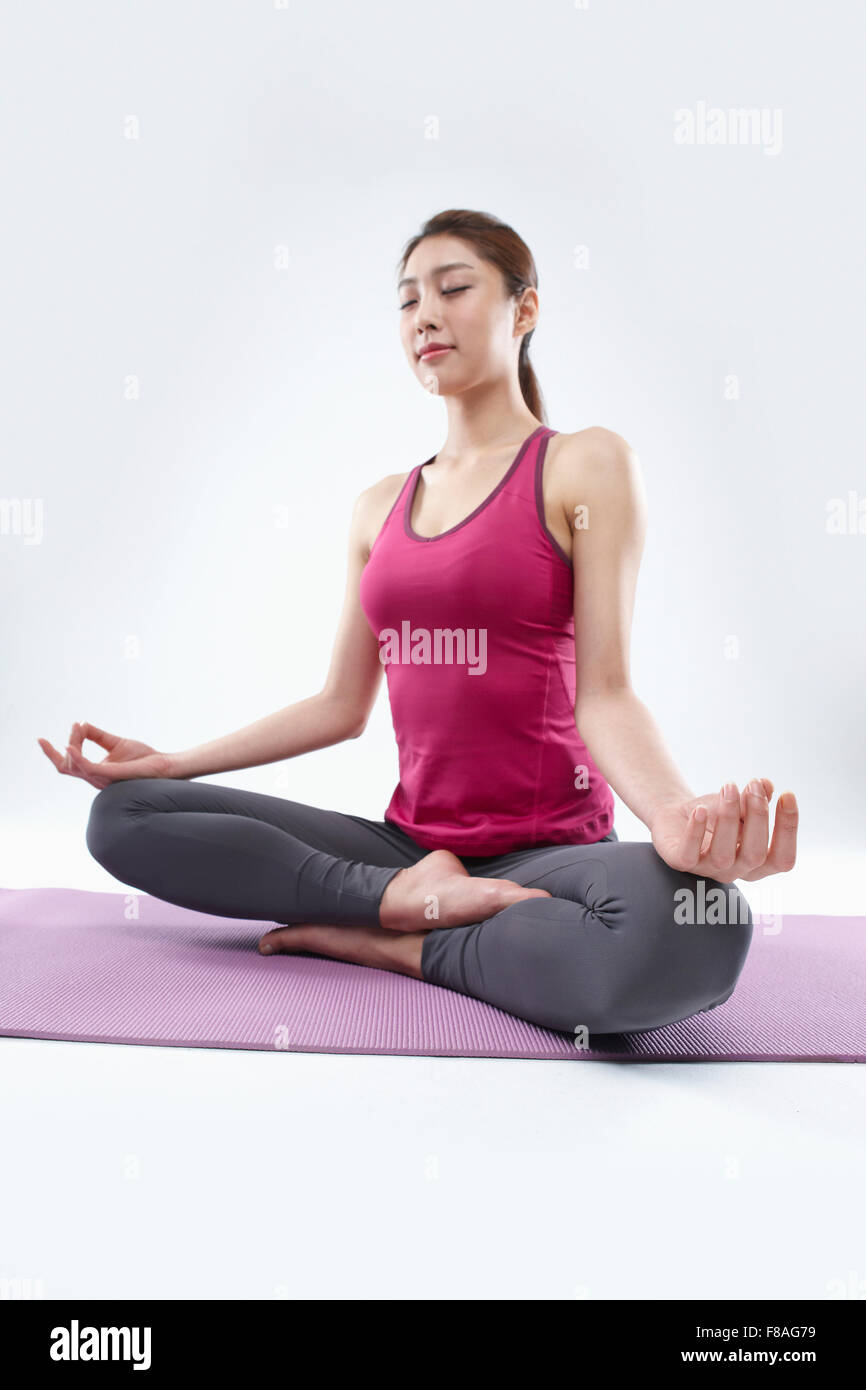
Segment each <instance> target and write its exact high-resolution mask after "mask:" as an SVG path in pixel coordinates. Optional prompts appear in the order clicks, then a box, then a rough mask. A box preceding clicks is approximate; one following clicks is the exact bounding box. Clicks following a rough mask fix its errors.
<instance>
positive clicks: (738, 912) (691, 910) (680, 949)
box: [639, 859, 753, 1028]
mask: <svg viewBox="0 0 866 1390" xmlns="http://www.w3.org/2000/svg"><path fill="white" fill-rule="evenodd" d="M659 865H660V866H661V867H660V870H659V872H658V873H657V876H656V888H655V891H654V893H653V894H652V896H651V902H650V904H649V905H648V915H649V920H648V921H647V922H646V923H645V924H644V927H645V930H646V931H647V936H646V940H647V942H648V944H649V949H650V951H651V952H652V957H653V958H652V959H651V960H648V961H646V962H645V964H646V967H647V969H646V979H647V981H648V982H649V983H650V989H649V991H648V992H647V993H646V994H645V995H644V996H642V997H641V998H640V1000H639V1008H642V1009H643V1010H644V1015H645V1017H644V1022H643V1024H642V1027H643V1028H659V1027H663V1026H665V1025H666V1024H668V1023H676V1022H679V1021H680V1020H681V1019H685V1018H690V1017H692V1016H693V1015H695V1014H698V1013H704V1012H705V1011H706V1010H707V1009H712V1008H715V1007H716V1005H718V1004H722V1003H724V1001H725V1000H726V999H728V998H729V997H730V996H731V994H733V991H734V988H735V986H736V984H737V981H738V979H739V977H740V974H741V972H742V969H743V966H744V965H745V962H746V957H747V955H748V953H749V947H750V945H751V941H752V930H753V924H752V910H751V907H750V906H749V903H748V901H747V899H746V897H745V896H744V894H743V893H742V892H741V890H740V889H739V888H738V887H737V885H736V884H735V883H722V882H720V881H717V880H716V879H710V878H703V877H701V876H699V875H695V874H691V873H684V872H679V871H677V870H675V869H672V868H670V866H669V865H667V864H665V863H664V861H663V860H661V859H659Z"/></svg>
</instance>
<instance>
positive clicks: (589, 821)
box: [360, 425, 614, 856]
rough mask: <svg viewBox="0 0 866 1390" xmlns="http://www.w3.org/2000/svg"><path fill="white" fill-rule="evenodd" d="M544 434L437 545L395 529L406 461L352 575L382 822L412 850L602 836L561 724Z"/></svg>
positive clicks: (573, 740)
mask: <svg viewBox="0 0 866 1390" xmlns="http://www.w3.org/2000/svg"><path fill="white" fill-rule="evenodd" d="M556 433H557V431H556V430H552V429H548V428H547V427H546V426H545V425H539V427H538V428H537V429H536V430H534V431H533V433H532V434H531V435H530V436H529V437H528V439H525V440H524V442H523V444H522V445H521V447H520V449H519V451H518V453H517V456H516V457H515V459H514V461H513V463H512V464H511V466H510V468H509V469H508V472H507V473H506V474H505V477H504V478H503V479H502V480H501V482H500V483H499V484H498V485H497V486H496V487H495V488H494V489H493V491H492V492H491V493H490V494H489V496H488V497H487V498H486V499H485V501H483V502H482V503H481V504H480V505H479V506H477V507H476V508H475V510H474V511H473V512H470V514H469V516H467V517H466V518H464V520H463V521H460V522H458V524H457V525H456V526H452V527H450V528H449V530H447V531H443V532H442V534H441V535H439V536H430V537H425V536H419V535H418V534H417V533H416V532H415V531H413V529H412V526H411V523H410V520H409V517H410V515H411V511H412V502H413V499H414V496H415V492H416V489H417V487H418V479H419V475H420V472H421V469H422V468H423V467H424V464H418V465H417V467H415V468H413V469H412V472H411V473H410V474H409V476H408V478H407V479H406V482H405V483H404V485H403V487H402V488H401V490H400V493H399V495H398V497H397V499H396V501H395V502H394V504H393V506H392V507H391V510H390V512H389V513H388V516H387V517H386V519H385V522H384V524H383V526H382V528H381V530H380V531H379V534H378V535H377V537H376V539H375V541H374V543H373V547H372V550H371V552H370V557H369V560H368V562H367V564H366V565H365V567H364V570H363V573H362V575H361V587H360V601H361V606H362V608H363V610H364V613H365V615H366V617H367V621H368V622H369V624H370V626H371V628H372V629H373V632H374V633H375V634H376V637H377V639H378V642H379V659H380V661H382V663H383V665H384V666H385V673H386V678H387V682H388V695H389V699H390V703H391V718H392V721H393V725H394V732H395V734H396V738H397V749H398V754H399V767H400V780H399V783H398V784H397V786H396V788H395V789H394V794H393V796H392V797H391V800H390V802H389V803H388V807H387V809H386V811H385V820H386V821H390V822H391V823H392V824H394V825H397V826H399V827H400V828H401V829H402V830H404V831H405V832H406V833H407V834H408V835H410V836H411V837H412V839H413V840H416V841H417V843H418V844H420V845H422V846H424V848H425V849H450V850H452V851H453V852H454V853H455V854H458V855H463V856H469V855H493V854H504V853H506V852H507V851H509V850H513V849H523V848H531V847H533V846H537V845H545V844H550V845H561V844H594V843H595V842H596V841H598V840H601V839H603V838H604V836H605V835H606V834H607V833H608V831H609V830H611V828H612V826H613V817H614V801H613V793H612V792H611V789H610V787H609V785H608V783H607V782H606V781H605V779H604V777H602V775H601V773H600V772H599V770H598V768H597V767H596V765H595V763H594V762H593V760H592V758H591V757H590V756H589V753H588V751H587V748H586V745H585V744H584V742H583V740H582V739H581V737H580V735H579V733H578V731H577V728H576V727H575V721H574V696H575V664H574V663H575V655H574V608H573V603H574V599H573V577H572V564H571V560H570V558H569V556H568V555H567V554H566V552H565V551H564V550H563V549H562V547H561V545H560V544H559V542H558V541H557V540H556V539H555V538H554V536H553V535H552V534H551V532H550V531H549V530H548V528H547V525H546V523H545V518H544V500H543V493H542V469H543V466H544V456H545V453H546V451H547V443H548V440H549V439H550V438H551V436H552V435H554V434H556ZM432 457H433V458H435V454H434V455H433V456H432ZM425 462H426V463H430V462H432V459H426V460H425Z"/></svg>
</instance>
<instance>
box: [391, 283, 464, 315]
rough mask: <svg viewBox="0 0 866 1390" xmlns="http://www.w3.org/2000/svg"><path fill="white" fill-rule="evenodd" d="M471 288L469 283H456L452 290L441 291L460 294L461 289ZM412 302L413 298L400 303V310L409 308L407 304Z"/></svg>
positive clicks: (413, 301)
mask: <svg viewBox="0 0 866 1390" xmlns="http://www.w3.org/2000/svg"><path fill="white" fill-rule="evenodd" d="M471 289H472V286H471V285H457V286H456V287H455V288H454V289H453V290H443V291H442V293H443V294H460V293H461V292H462V291H463V290H471ZM414 303H415V300H414V299H407V300H406V303H405V304H401V305H400V308H401V310H402V309H408V308H409V305H410V304H414Z"/></svg>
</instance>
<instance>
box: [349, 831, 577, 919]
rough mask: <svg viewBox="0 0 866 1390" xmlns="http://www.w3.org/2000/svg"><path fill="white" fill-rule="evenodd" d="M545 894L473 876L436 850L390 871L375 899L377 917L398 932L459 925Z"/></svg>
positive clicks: (541, 890) (454, 857)
mask: <svg viewBox="0 0 866 1390" xmlns="http://www.w3.org/2000/svg"><path fill="white" fill-rule="evenodd" d="M549 897H550V894H549V893H548V892H547V891H546V889H544V888H524V887H523V885H522V884H520V883H515V882H514V881H513V879H510V878H473V877H472V875H471V874H470V873H469V871H468V869H466V868H464V866H463V864H462V863H461V862H460V860H459V859H458V858H457V855H456V854H452V853H451V851H450V850H448V849H434V850H433V851H432V852H431V853H430V854H426V855H425V856H424V858H423V859H419V860H418V863H417V864H413V865H412V866H411V867H410V868H408V869H401V870H400V872H399V873H398V874H395V875H394V877H393V878H392V879H391V882H390V883H389V884H388V887H387V888H386V889H385V892H384V893H383V895H382V901H381V902H380V903H379V921H380V922H381V924H382V926H383V927H384V929H385V930H386V931H398V932H417V931H430V930H431V929H432V928H433V927H460V926H464V925H465V924H466V923H467V922H482V921H484V919H485V918H486V917H492V916H493V915H494V913H496V912H500V911H501V910H502V908H503V907H508V906H510V904H511V903H516V902H520V901H522V899H524V898H549ZM373 930H375V928H374V929H373Z"/></svg>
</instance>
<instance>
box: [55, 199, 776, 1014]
mask: <svg viewBox="0 0 866 1390" xmlns="http://www.w3.org/2000/svg"><path fill="white" fill-rule="evenodd" d="M398 274H399V286H398V308H399V315H400V333H401V339H402V344H403V348H404V350H405V352H406V357H407V360H408V362H409V365H410V368H411V370H412V371H413V373H414V375H415V377H416V379H417V380H418V381H419V382H420V383H421V384H422V385H423V386H424V387H425V388H426V389H427V390H430V391H433V392H435V393H436V394H437V395H439V396H441V397H442V399H443V401H444V402H445V408H446V412H447V417H448V434H447V439H446V442H445V444H444V446H443V448H442V449H441V450H440V451H439V453H438V454H437V455H435V456H434V457H433V458H431V459H428V460H427V461H426V462H425V463H424V464H421V465H418V466H417V467H415V468H413V469H411V470H410V471H409V472H408V473H402V474H397V475H392V476H390V477H387V478H384V479H382V481H381V482H379V483H377V484H375V485H374V486H372V487H370V488H367V489H366V490H365V491H364V492H363V493H362V494H361V495H360V497H359V498H358V499H357V502H356V504H355V509H354V513H353V518H352V525H351V536H350V546H349V576H348V585H347V590H346V596H345V605H344V609H343V614H342V617H341V621H340V625H339V629H338V632H337V636H336V642H335V647H334V651H333V656H332V660H331V665H330V668H329V671H328V676H327V679H326V681H325V684H324V687H323V688H322V690H321V691H319V692H318V693H317V694H315V695H313V696H311V697H310V698H309V699H305V700H301V701H299V702H298V703H296V704H293V705H290V706H289V707H288V708H287V709H284V710H281V711H279V712H277V713H276V714H272V715H270V716H268V717H266V718H264V719H261V720H259V721H258V722H257V723H255V724H252V725H249V726H248V727H246V728H244V729H241V730H239V731H237V732H235V733H233V734H229V735H227V736H226V737H224V738H221V739H217V740H215V741H214V742H212V743H207V744H204V745H202V746H200V747H197V748H193V749H191V750H188V751H186V752H181V753H160V752H157V751H156V750H155V749H152V748H150V747H148V746H147V745H146V744H142V743H137V742H134V741H132V740H130V739H123V738H118V737H116V736H114V735H111V734H107V733H106V732H105V731H104V730H102V729H99V728H96V727H95V726H94V725H92V724H89V723H83V724H74V725H73V727H72V734H71V738H70V743H69V744H68V745H67V749H66V755H65V757H64V756H62V755H61V754H60V753H59V752H58V751H57V750H56V749H54V748H53V747H52V746H51V744H49V743H48V742H47V741H46V740H44V739H40V740H39V742H40V744H41V746H42V749H43V751H44V752H45V753H46V755H47V756H48V757H49V758H51V760H52V762H53V763H54V765H55V767H56V768H57V770H58V771H59V772H61V773H63V774H66V775H69V774H71V775H74V776H79V777H83V778H85V779H86V780H87V781H89V782H91V783H92V785H94V786H95V787H98V788H100V791H99V795H98V796H97V797H95V798H94V801H93V805H92V808H91V812H90V819H89V823H88V827H87V844H88V848H89V850H90V852H91V853H92V854H93V855H94V857H95V858H96V859H97V860H98V861H99V862H100V863H101V864H103V865H104V866H105V868H106V869H108V871H109V872H110V873H112V874H114V875H115V876H116V877H117V878H118V879H120V880H121V881H122V882H123V883H126V884H131V885H133V886H134V887H136V888H139V889H141V890H142V891H143V892H146V893H149V894H152V895H153V896H155V897H157V898H162V899H165V900H166V901H168V902H173V903H178V904H180V905H181V906H184V907H190V908H194V909H196V910H198V911H201V912H207V913H216V914H220V915H225V916H230V917H249V918H254V919H264V920H266V921H273V922H275V923H276V924H280V925H277V926H276V927H275V929H274V930H272V931H269V932H267V933H266V934H265V936H263V937H262V939H261V941H260V943H259V950H260V951H261V952H262V953H263V954H270V953H291V952H298V951H300V952H307V953H312V954H314V955H324V956H331V957H333V958H335V959H339V960H346V961H352V962H355V963H357V964H359V965H368V966H376V967H378V968H381V969H386V970H394V971H398V972H400V973H403V974H407V975H412V976H415V977H416V978H417V979H421V980H426V981H429V982H431V983H433V984H438V985H442V986H444V987H446V988H449V989H454V990H458V991H461V992H463V993H465V994H469V995H473V996H475V997H476V998H479V999H483V1000H486V1001H487V1002H488V1003H491V1004H494V1005H496V1006H497V1007H499V1008H501V1009H505V1010H507V1011H508V1012H510V1013H512V1014H515V1015H517V1016H518V1017H520V1018H523V1019H526V1020H528V1021H529V1022H531V1023H534V1024H539V1025H541V1026H544V1027H549V1028H554V1029H559V1030H562V1031H566V1032H569V1033H573V1032H578V1031H581V1030H585V1032H593V1033H599V1032H601V1033H605V1032H635V1031H640V1030H643V1029H648V1028H657V1027H660V1026H662V1025H664V1024H668V1023H672V1022H675V1021H677V1020H679V1019H682V1018H686V1017H689V1016H690V1015H692V1014H695V1013H698V1012H701V1011H703V1010H706V1009H711V1008H714V1007H715V1006H716V1005H717V1004H720V1003H722V1002H723V1001H724V1000H725V999H727V998H728V997H729V996H730V994H731V993H732V992H733V989H734V986H735V984H736V982H737V978H738V976H739V974H740V971H741V969H742V966H743V963H744V961H745V958H746V953H747V951H748V948H749V944H750V940H751V935H752V916H751V912H750V910H749V906H748V903H747V902H746V900H745V898H744V897H743V896H742V894H741V893H740V891H739V890H738V888H737V887H736V885H735V884H734V883H733V882H732V880H733V879H735V878H741V879H747V880H750V881H751V880H754V879H758V878H762V877H764V876H765V875H768V874H773V873H779V872H784V871H787V870H788V869H790V868H792V866H793V864H794V859H795V852H796V832H797V817H798V813H797V805H796V801H795V798H794V796H793V794H792V793H791V792H786V793H785V794H784V796H783V797H781V798H780V800H779V803H778V806H777V808H776V818H775V825H774V830H773V838H772V844H770V845H769V847H768V833H769V801H768V798H769V797H770V796H771V795H772V792H773V786H772V783H771V782H769V781H768V780H767V779H760V780H758V779H756V780H755V781H754V782H752V783H750V784H749V787H748V788H746V789H744V790H743V791H742V792H740V791H739V790H738V788H737V786H736V785H735V784H733V783H727V784H726V785H725V786H724V787H723V788H722V790H721V791H720V792H718V793H708V794H706V795H704V796H694V795H693V794H692V792H691V791H690V789H689V788H688V786H687V785H686V783H685V781H684V780H683V778H682V776H681V775H680V773H679V771H678V770H677V768H676V767H675V765H674V763H673V762H672V760H671V758H670V756H669V754H668V753H667V751H666V749H665V747H664V744H663V741H662V738H661V735H660V733H659V730H658V728H657V727H656V725H655V723H654V722H653V719H652V717H651V715H650V713H649V711H648V710H647V709H646V707H645V706H644V705H643V704H642V703H641V701H640V700H639V699H638V697H637V695H636V694H635V692H634V690H633V689H632V688H631V684H630V678H629V658H628V652H629V635H630V634H629V630H630V624H631V616H632V610H633V602H634V591H635V585H636V581H637V573H638V567H639V563H640V556H641V551H642V547H643V540H644V533H645V520H644V514H645V504H644V497H643V488H642V483H641V478H640V473H639V467H638V462H637V459H636V457H635V454H634V452H633V451H632V450H631V449H630V448H629V446H628V445H627V444H626V442H625V441H624V440H623V439H622V438H621V437H620V436H619V435H617V434H615V433H613V432H611V431H610V430H607V429H602V428H599V427H597V426H594V427H591V428H588V429H583V430H579V431H578V432H577V433H575V434H560V433H558V432H557V431H555V430H552V429H550V428H548V426H547V425H546V422H545V415H544V406H543V402H542V398H541V394H540V391H539V389H538V384H537V382H536V379H535V374H534V371H533V369H532V367H531V365H530V363H529V355H528V349H529V342H530V339H531V337H532V334H533V332H534V329H535V325H536V323H537V320H538V303H539V301H538V291H537V283H538V281H537V275H536V270H535V264H534V261H533V258H532V256H531V254H530V252H529V250H528V248H527V247H526V245H525V244H524V242H523V241H522V240H521V238H520V237H519V236H518V235H517V234H516V233H515V232H514V231H513V229H512V228H510V227H508V226H507V225H505V224H504V223H503V222H501V221H499V220H498V219H497V218H494V217H491V216H488V215H486V214H483V213H477V212H466V211H460V210H451V211H448V212H443V213H440V214H439V215H438V216H436V217H433V218H431V219H430V220H429V221H428V222H427V223H425V225H424V226H423V227H422V229H421V232H420V233H419V234H418V235H417V236H415V237H413V238H412V239H411V240H410V241H409V242H408V243H407V246H406V248H405V249H404V252H403V256H402V258H401V260H400V264H399V271H398ZM383 666H384V667H385V669H386V672H387V682H388V693H389V698H390V701H391V710H392V717H393V721H394V728H395V733H396V737H397V743H398V749H399V756H400V781H399V784H398V786H397V788H396V789H395V791H394V794H393V796H392V798H391V801H390V803H389V806H388V808H387V809H386V812H385V816H384V819H383V820H381V821H372V820H368V819H366V818H365V817H363V816H352V815H346V814H342V813H340V812H336V811H328V810H322V809H320V808H318V807H314V806H307V805H302V804H300V803H298V802H293V801H287V800H285V799H283V798H280V797H273V796H266V795H261V794H258V793H255V792H248V791H243V790H240V789H236V788H227V787H222V786H218V785H213V784H209V783H203V782H196V781H194V780H189V779H194V778H196V777H199V776H202V775H207V774H209V773H217V772H228V771H232V770H234V769H237V768H244V767H255V766H258V765H260V764H264V763H270V762H274V761H277V760H280V759H283V758H291V757H294V756H296V755H298V754H300V753H308V752H310V751H311V750H312V749H314V748H324V747H326V746H328V745H330V744H333V743H337V742H339V741H341V740H343V739H348V738H357V737H358V736H359V734H360V733H361V732H362V731H363V729H364V727H365V724H366V722H367V719H368V717H369V714H370V710H371V708H372V706H373V703H374V700H375V697H376V693H377V690H378V687H379V681H380V679H381V675H382V667H383ZM85 738H88V739H91V740H92V741H94V742H96V743H98V744H100V745H101V746H102V747H103V748H105V749H106V750H107V755H108V756H107V757H106V758H104V759H103V760H102V761H101V762H98V763H96V762H92V761H91V760H90V759H88V758H86V757H85V756H84V754H83V752H82V743H83V740H84V739H85ZM611 788H614V789H615V790H616V792H617V793H618V794H619V796H620V797H621V798H622V800H623V801H624V802H625V803H626V805H628V806H629V807H630V808H631V809H632V810H633V811H634V813H635V815H637V816H639V817H640V819H641V820H642V821H643V822H644V823H645V825H646V826H647V827H648V829H649V830H650V833H651V843H649V842H643V841H641V842H634V843H626V844H623V843H621V842H620V841H619V840H618V837H617V835H616V832H615V830H614V829H613V795H612V792H611ZM585 1032H584V1035H585Z"/></svg>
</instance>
